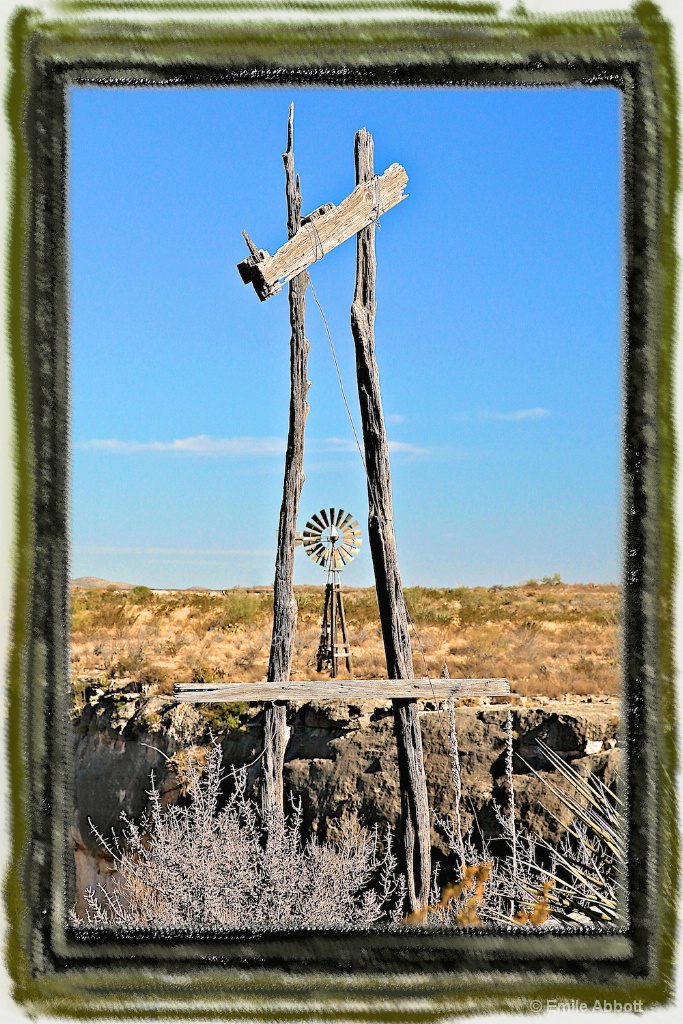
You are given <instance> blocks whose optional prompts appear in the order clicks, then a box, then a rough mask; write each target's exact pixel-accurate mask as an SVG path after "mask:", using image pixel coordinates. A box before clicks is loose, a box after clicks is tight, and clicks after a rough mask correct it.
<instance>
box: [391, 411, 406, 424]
mask: <svg viewBox="0 0 683 1024" xmlns="http://www.w3.org/2000/svg"><path fill="white" fill-rule="evenodd" d="M407 418H408V417H407V416H403V415H402V414H401V413H400V412H390V413H389V415H388V416H387V417H386V421H387V423H405V422H406V420H407Z"/></svg>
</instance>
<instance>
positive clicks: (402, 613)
mask: <svg viewBox="0 0 683 1024" xmlns="http://www.w3.org/2000/svg"><path fill="white" fill-rule="evenodd" d="M373 150H374V145H373V140H372V136H371V135H370V134H369V132H367V131H366V130H365V128H361V130H360V131H359V132H357V134H356V140H355V162H356V185H357V186H358V185H361V184H363V183H365V182H374V181H375V180H376V179H375V174H374V167H373V163H374V161H373ZM378 206H379V203H378ZM380 213H381V209H379V208H378V209H377V210H376V214H375V216H376V217H378V216H379V215H380ZM356 239H357V240H356V290H355V294H354V297H353V303H352V306H351V330H352V332H353V339H354V342H355V347H356V374H357V378H358V397H359V400H360V410H361V420H362V425H363V443H364V446H365V465H366V471H367V487H368V539H369V543H370V551H371V553H372V562H373V566H374V570H375V587H376V590H377V603H378V605H379V614H380V621H381V623H382V637H383V641H384V652H385V656H386V660H387V675H388V676H389V678H390V679H412V678H413V658H412V652H411V647H410V634H409V627H408V614H407V610H406V604H405V599H404V596H403V588H402V585H401V577H400V574H399V569H398V558H397V554H396V539H395V537H394V523H393V511H392V501H391V470H390V466H389V447H388V443H387V434H386V429H385V426H384V413H383V411H382V399H381V395H380V389H379V371H378V369H377V360H376V358H375V276H376V260H375V224H374V222H373V223H371V224H369V225H368V226H367V227H364V228H363V229H362V230H361V231H359V232H358V234H357V236H356ZM394 730H395V733H396V742H397V746H398V765H399V781H400V786H401V830H400V831H401V834H400V847H399V849H400V853H401V867H402V869H403V870H404V871H405V874H406V879H407V885H408V893H407V895H408V910H409V912H410V913H415V912H416V911H417V912H419V911H421V910H423V909H424V908H426V906H427V901H428V899H429V884H430V873H431V839H430V821H429V801H428V798H427V779H426V776H425V769H424V760H423V756H422V735H421V732H420V721H419V718H418V714H417V702H416V701H415V700H395V701H394Z"/></svg>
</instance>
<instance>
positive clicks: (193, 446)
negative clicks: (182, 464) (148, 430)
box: [76, 434, 285, 456]
mask: <svg viewBox="0 0 683 1024" xmlns="http://www.w3.org/2000/svg"><path fill="white" fill-rule="evenodd" d="M76 447H77V448H84V449H88V450H90V451H101V452H117V453H118V452H121V453H123V454H133V455H134V454H137V453H138V452H182V453H185V454H188V455H237V456H239V455H281V454H282V453H283V452H284V450H285V442H284V440H283V439H282V438H280V437H208V436H207V435H206V434H199V435H198V436H197V437H181V438H178V439H177V440H175V441H121V440H120V439H118V438H110V439H107V440H93V441H79V442H77V444H76Z"/></svg>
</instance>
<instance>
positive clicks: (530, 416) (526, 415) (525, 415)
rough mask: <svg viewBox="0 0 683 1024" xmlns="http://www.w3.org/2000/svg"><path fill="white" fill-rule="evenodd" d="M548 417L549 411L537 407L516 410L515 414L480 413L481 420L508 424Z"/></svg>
mask: <svg viewBox="0 0 683 1024" xmlns="http://www.w3.org/2000/svg"><path fill="white" fill-rule="evenodd" d="M548 416H550V409H542V408H540V407H537V408H535V409H517V410H516V411H515V412H486V413H482V419H485V420H500V421H506V422H509V423H513V422H518V421H520V420H544V419H547V417H548Z"/></svg>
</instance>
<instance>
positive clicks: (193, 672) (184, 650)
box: [71, 578, 621, 705]
mask: <svg viewBox="0 0 683 1024" xmlns="http://www.w3.org/2000/svg"><path fill="white" fill-rule="evenodd" d="M98 582H99V581H98ZM101 582H102V584H103V585H102V586H93V585H92V584H90V585H87V586H77V585H75V586H74V587H73V588H72V608H71V618H72V632H71V666H72V677H73V683H74V694H75V700H76V704H77V705H78V704H79V702H80V701H81V700H82V698H83V693H84V691H85V689H86V687H87V686H88V685H91V684H92V683H93V682H95V681H96V682H97V683H98V684H99V685H103V684H104V685H106V684H107V682H108V681H114V680H117V679H122V678H130V679H134V680H136V681H137V682H138V683H139V685H140V689H141V691H142V692H145V693H148V694H150V695H151V694H154V693H169V692H171V690H172V687H173V683H174V682H191V681H195V682H200V681H207V682H209V681H217V680H225V681H229V680H231V679H232V680H242V681H256V680H259V679H265V677H266V668H267V664H268V651H269V644H270V632H271V614H272V590H271V588H266V587H262V588H251V589H242V588H240V589H233V590H227V591H222V592H221V591H219V592H215V591H198V590H195V591H152V590H149V589H148V588H146V587H135V588H132V589H126V590H123V589H115V588H114V587H113V586H111V585H109V586H106V583H105V581H101ZM405 593H406V600H407V603H408V608H409V611H410V615H411V618H412V621H413V623H414V627H415V629H414V634H413V651H414V665H415V674H416V675H417V676H419V675H424V674H425V663H426V672H427V673H428V674H429V675H431V676H434V675H439V674H440V673H441V670H442V668H443V665H444V662H445V663H446V664H447V666H448V670H449V673H450V675H451V677H453V678H456V677H461V678H462V677H465V678H466V677H470V678H476V677H492V676H493V677H495V676H501V677H506V678H508V679H509V680H510V688H511V692H512V694H513V695H514V696H516V697H517V698H518V699H524V698H546V699H549V700H566V699H569V700H572V699H573V700H577V699H584V700H586V699H589V698H596V697H597V698H610V697H612V698H614V697H616V696H617V695H618V688H619V657H620V638H619V637H620V630H619V619H620V600H621V598H620V588H619V587H617V586H614V585H607V584H606V585H602V584H565V583H561V582H557V581H556V578H554V579H553V580H549V581H548V580H546V581H542V582H538V581H535V580H531V581H528V582H527V583H525V584H520V585H518V586H513V587H489V588H486V587H473V588H470V587H455V588H450V589H430V588H425V587H411V588H407V589H406V592H405ZM296 594H297V602H298V605H299V623H298V630H297V638H296V646H295V655H294V665H293V671H292V677H293V678H300V679H302V678H307V679H315V678H317V677H318V675H317V673H316V671H315V661H316V651H317V647H318V638H319V631H320V622H321V616H322V602H323V591H322V588H320V587H299V588H297V589H296ZM344 606H345V610H346V618H347V623H348V628H349V636H350V643H351V651H352V666H353V675H355V676H357V677H358V678H381V677H383V676H384V673H385V664H384V656H383V649H382V638H381V631H380V627H379V617H378V613H377V603H376V599H375V593H374V590H373V589H370V588H367V589H349V590H345V591H344ZM423 657H424V660H423ZM320 678H323V677H322V676H321V677H320Z"/></svg>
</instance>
